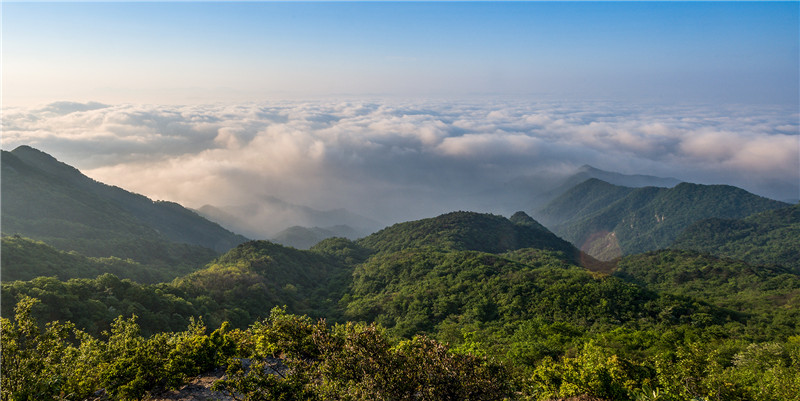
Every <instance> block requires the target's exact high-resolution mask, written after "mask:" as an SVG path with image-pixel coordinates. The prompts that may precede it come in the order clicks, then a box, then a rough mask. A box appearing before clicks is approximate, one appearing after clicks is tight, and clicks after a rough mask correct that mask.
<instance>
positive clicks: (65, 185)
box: [0, 146, 246, 268]
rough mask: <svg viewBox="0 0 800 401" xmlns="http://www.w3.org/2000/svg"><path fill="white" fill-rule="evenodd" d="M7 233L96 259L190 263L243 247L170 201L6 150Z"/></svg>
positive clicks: (24, 151) (28, 152) (33, 153)
mask: <svg viewBox="0 0 800 401" xmlns="http://www.w3.org/2000/svg"><path fill="white" fill-rule="evenodd" d="M2 177H3V179H2V182H1V185H2V190H1V191H0V193H1V194H2V215H3V233H4V234H7V235H14V234H18V235H21V236H24V237H29V238H33V239H36V240H40V241H44V242H46V243H47V244H49V245H52V246H54V247H56V248H58V249H61V250H64V251H76V252H78V253H80V254H82V255H86V256H92V257H111V256H115V257H119V258H122V259H133V260H135V261H136V262H139V263H142V264H147V265H160V266H191V268H196V267H198V266H199V265H203V264H205V263H207V262H209V261H210V260H211V259H213V257H214V256H216V255H217V252H225V251H227V250H228V249H230V248H232V247H234V246H236V245H237V244H239V243H241V242H244V241H245V240H246V239H245V238H244V237H241V236H238V235H235V234H233V233H231V232H229V231H227V230H225V229H223V228H222V227H220V226H219V225H217V224H215V223H212V222H210V221H208V220H206V219H204V218H202V217H200V216H199V215H197V214H196V213H194V212H192V211H190V210H188V209H186V208H184V207H182V206H180V205H178V204H176V203H172V202H153V201H151V200H150V199H148V198H146V197H144V196H141V195H137V194H133V193H130V192H127V191H125V190H123V189H121V188H117V187H112V186H108V185H105V184H102V183H99V182H96V181H94V180H92V179H90V178H88V177H86V176H84V175H83V174H81V173H80V172H79V171H78V170H76V169H74V168H72V167H70V166H68V165H66V164H64V163H61V162H59V161H57V160H56V159H54V158H53V157H51V156H50V155H47V154H46V153H43V152H40V151H38V150H36V149H33V148H30V147H27V146H21V147H19V148H17V149H14V150H13V151H12V152H6V151H3V152H2Z"/></svg>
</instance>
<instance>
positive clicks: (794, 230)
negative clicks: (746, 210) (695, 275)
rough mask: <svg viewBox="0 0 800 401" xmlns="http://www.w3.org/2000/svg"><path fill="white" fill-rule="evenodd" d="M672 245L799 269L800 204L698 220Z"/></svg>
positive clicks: (797, 270) (752, 261)
mask: <svg viewBox="0 0 800 401" xmlns="http://www.w3.org/2000/svg"><path fill="white" fill-rule="evenodd" d="M672 247H673V248H677V249H691V250H695V251H699V252H704V253H708V254H713V255H719V256H724V257H729V258H735V259H741V260H744V261H747V262H750V263H757V264H776V265H781V266H785V267H789V268H792V269H794V270H795V271H796V272H800V204H797V205H794V206H789V207H786V208H782V209H775V210H770V211H766V212H762V213H757V214H754V215H752V216H749V217H746V218H744V219H720V218H713V219H705V220H700V221H698V222H696V223H694V224H692V225H691V226H689V227H688V228H687V229H686V230H684V231H683V232H682V233H681V234H680V235H679V236H678V238H677V239H676V240H675V243H673V244H672Z"/></svg>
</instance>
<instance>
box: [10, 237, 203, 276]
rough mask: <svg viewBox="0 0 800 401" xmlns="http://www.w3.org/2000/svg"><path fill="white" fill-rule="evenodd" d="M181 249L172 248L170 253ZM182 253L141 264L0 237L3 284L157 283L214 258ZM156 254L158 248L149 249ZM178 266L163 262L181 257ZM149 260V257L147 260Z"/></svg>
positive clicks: (194, 250)
mask: <svg viewBox="0 0 800 401" xmlns="http://www.w3.org/2000/svg"><path fill="white" fill-rule="evenodd" d="M180 248H181V246H179V245H177V244H176V246H175V248H174V250H177V249H180ZM184 248H185V249H184V250H183V252H181V253H180V254H177V255H175V256H173V257H164V258H160V260H161V261H162V262H161V263H158V264H150V265H143V264H141V263H138V262H135V261H133V260H132V259H121V258H118V257H116V256H110V257H105V258H94V257H86V256H83V255H81V254H79V253H77V252H75V251H70V252H64V251H61V250H58V249H55V248H53V247H52V246H50V245H47V244H45V243H44V242H41V241H36V240H32V239H30V238H24V237H19V236H3V237H2V253H0V258H1V260H0V267H1V268H2V277H3V280H4V281H15V280H32V279H34V278H36V277H41V276H47V277H57V278H58V279H59V280H68V279H70V278H94V277H97V276H99V275H101V274H104V273H111V274H114V275H115V276H117V277H120V278H129V279H131V280H133V281H136V282H139V283H159V282H164V281H171V280H172V279H174V278H176V277H178V276H181V275H184V274H187V273H189V272H191V271H193V270H195V269H196V268H197V266H201V265H203V264H205V263H206V262H207V261H208V260H210V259H212V258H213V257H214V253H213V251H211V250H210V249H207V248H199V247H191V246H189V245H185V246H184ZM152 249H153V251H154V252H158V251H159V249H160V248H159V247H158V245H155V246H153V248H152ZM181 257H184V258H183V259H181V263H180V264H172V265H170V264H167V261H169V260H173V259H177V258H181ZM151 260H152V258H151Z"/></svg>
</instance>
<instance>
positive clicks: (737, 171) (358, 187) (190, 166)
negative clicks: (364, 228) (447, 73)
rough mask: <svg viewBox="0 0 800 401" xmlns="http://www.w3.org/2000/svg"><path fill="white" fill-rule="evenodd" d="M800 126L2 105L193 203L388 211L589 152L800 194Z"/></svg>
mask: <svg viewBox="0 0 800 401" xmlns="http://www.w3.org/2000/svg"><path fill="white" fill-rule="evenodd" d="M799 129H800V128H798V112H797V111H796V110H789V109H784V110H781V109H771V108H767V107H761V108H752V107H748V108H745V107H727V108H718V107H717V108H711V107H697V106H691V107H690V106H685V107H675V106H673V107H667V108H664V107H650V106H640V105H625V104H616V103H602V102H593V103H589V102H586V103H577V102H572V103H559V102H527V101H496V100H495V101H475V102H468V101H461V102H436V101H430V102H407V103H404V102H399V101H393V102H369V101H342V102H334V101H315V102H271V103H260V104H242V105H208V106H144V105H104V104H99V103H90V104H80V103H69V102H59V103H56V104H51V105H48V106H46V107H44V108H38V109H7V110H4V117H3V148H4V149H7V150H10V149H13V148H14V147H16V146H19V145H23V144H26V145H30V146H33V147H36V148H39V149H41V150H43V151H46V152H48V153H50V154H52V155H54V156H55V157H56V158H58V159H60V160H62V161H64V162H66V163H69V164H71V165H73V166H76V167H77V168H79V169H81V170H82V171H83V172H84V173H86V174H87V175H89V176H91V177H93V178H95V179H97V180H100V181H102V182H106V183H109V184H113V185H118V186H121V187H123V188H126V189H128V190H132V191H135V192H139V193H142V194H145V195H148V196H150V197H153V198H156V199H167V200H173V201H177V202H180V203H183V204H185V205H187V206H190V207H200V206H202V205H205V204H213V205H236V204H251V203H253V202H258V200H259V199H267V198H269V197H277V198H280V199H283V200H286V201H288V202H292V203H297V204H303V205H308V206H311V207H314V208H317V209H320V210H328V209H334V208H347V209H349V210H351V211H354V212H357V213H361V214H364V215H366V216H370V217H372V218H376V219H378V220H380V221H382V222H386V223H389V222H392V221H397V220H403V219H408V218H418V217H423V216H429V215H432V214H435V213H439V212H443V211H447V210H450V209H453V208H469V207H471V203H470V196H471V195H473V194H476V193H480V192H481V191H485V190H486V189H487V188H493V187H497V185H498V184H499V183H503V182H508V181H510V180H512V179H514V178H515V177H519V176H525V175H530V174H538V173H541V172H542V171H547V172H552V173H554V174H558V173H568V172H569V171H571V170H572V169H574V168H575V167H577V166H580V165H583V164H591V165H593V166H595V167H598V168H601V169H605V170H611V171H617V172H622V173H640V174H651V175H661V176H674V177H677V178H680V179H682V180H685V181H692V182H700V183H722V184H731V185H736V186H740V187H743V188H745V189H748V190H750V191H752V192H755V193H758V194H762V195H765V196H770V197H773V198H777V199H790V198H797V197H800V195H799V194H798V191H800V189H799V187H800V133H799V132H798V131H799ZM498 197H502V194H498ZM520 206H521V207H522V206H524V205H520Z"/></svg>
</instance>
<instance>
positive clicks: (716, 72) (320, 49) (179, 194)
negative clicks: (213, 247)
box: [2, 2, 800, 233]
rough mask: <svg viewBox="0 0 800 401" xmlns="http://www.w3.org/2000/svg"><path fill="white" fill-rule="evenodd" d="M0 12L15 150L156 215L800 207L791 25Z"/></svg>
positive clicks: (797, 88) (785, 10)
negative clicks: (609, 194) (158, 208)
mask: <svg viewBox="0 0 800 401" xmlns="http://www.w3.org/2000/svg"><path fill="white" fill-rule="evenodd" d="M2 7H3V10H2V11H3V13H2V18H3V21H2V25H3V50H2V51H3V70H2V74H3V77H2V79H3V121H2V129H3V135H2V147H3V149H6V150H10V149H13V148H14V147H16V146H19V145H30V146H34V147H37V148H39V149H42V150H44V151H46V152H48V153H51V154H52V155H53V156H55V157H56V158H58V159H60V160H62V161H64V162H66V163H69V164H71V165H73V166H75V167H77V168H79V169H81V170H82V171H83V172H85V173H86V174H88V175H90V176H91V177H93V178H95V179H98V180H100V181H103V182H106V183H109V184H114V185H118V186H121V187H123V188H125V189H129V190H132V191H135V192H139V193H142V194H145V195H147V196H149V197H152V198H155V199H165V200H172V201H177V202H180V203H182V204H185V205H187V206H189V207H194V208H199V207H201V206H203V205H206V204H211V205H215V206H221V207H224V206H234V207H238V206H241V207H242V208H241V210H246V208H244V207H245V206H252V205H254V204H255V205H269V204H272V205H284V206H286V205H304V206H309V207H312V208H315V209H318V210H330V209H337V208H346V209H347V210H349V211H351V212H354V213H359V214H362V215H365V216H366V217H369V218H372V219H375V220H378V221H379V222H381V223H384V224H388V223H391V222H394V221H399V220H407V219H412V218H421V217H428V216H432V215H435V214H438V213H442V212H447V211H451V210H454V209H472V210H483V211H494V212H502V213H507V212H508V211H509V210H508V209H509V208H513V207H516V205H519V208H520V209H524V208H525V207H526V205H524V204H522V203H524V202H522V201H520V200H519V199H504V196H505V195H504V194H503V193H501V192H498V188H502V187H503V184H504V183H508V182H511V181H512V180H515V179H516V178H518V177H525V176H531V175H534V176H537V177H541V176H542V175H549V176H558V175H565V174H569V173H570V172H572V171H574V170H575V169H576V168H577V167H579V166H581V165H583V164H590V165H593V166H595V167H598V168H601V169H604V170H610V171H616V172H621V173H628V174H650V175H659V176H673V177H676V178H679V179H682V180H686V181H692V182H700V183H720V184H731V185H736V186H740V187H742V188H745V189H748V190H750V191H752V192H755V193H758V194H761V195H765V196H769V197H773V198H776V199H797V198H799V197H800V132H798V131H799V130H800V128H798V126H800V113H799V112H798V107H800V73H799V72H798V71H800V37H799V36H798V35H797V32H798V31H800V10H798V7H797V5H796V4H795V3H791V2H786V3H779V2H775V3H772V2H769V3H757V2H756V3H750V2H744V3H739V2H731V3H728V2H721V3H714V2H710V3H708V2H697V3H693V2H676V3H671V2H630V3H626V2H608V3H606V2H597V3H593V2H590V3H582V2H576V3H571V2H542V3H539V2H532V3H528V2H520V3H517V2H509V3H483V2H477V3H416V2H412V3H402V2H396V3H395V2H389V3H383V2H377V3H347V2H344V3H324V2H322V3H314V2H311V3H291V2H287V3H280V2H278V3H271V2H270V3H262V2H253V3H247V2H246V3H235V2H234V3H228V2H188V3H185V2H177V3H175V2H173V3H171V2H154V3H149V2H148V3H135V2H130V3H126V2H123V3H115V2H111V3H93V2H87V3H14V2H3V4H2ZM309 99H310V100H309ZM513 182H525V180H516V181H513ZM527 182H535V181H531V180H528V181H527ZM506 187H507V186H506ZM533 191H534V192H535V188H534V189H533ZM495 201H496V202H495ZM515 202H516V203H515ZM281 207H283V206H281ZM286 207H288V206H286ZM284 209H286V208H285V207H284ZM284 209H281V208H277V207H276V208H275V210H284ZM247 210H249V209H247ZM287 210H288V209H287ZM298 210H299V209H298ZM277 213H278V212H273V213H261V212H259V213H256V214H258V216H260V217H258V218H253V219H251V220H252V221H251V223H253V224H254V225H263V226H264V227H267V226H269V227H268V228H265V229H264V232H265V233H270V232H271V233H274V232H276V231H278V230H281V229H283V228H285V225H286V224H289V222H290V221H291V220H292V219H294V218H296V216H297V215H290V214H289V216H291V217H290V218H287V217H286V216H287V214H286V213H288V212H286V211H285V210H284V211H283V212H281V213H284V215H283V216H282V217H281V218H278V217H279V216H278V214H277ZM309 213H312V214H313V213H314V212H313V211H310V212H309ZM280 225H284V226H280Z"/></svg>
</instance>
